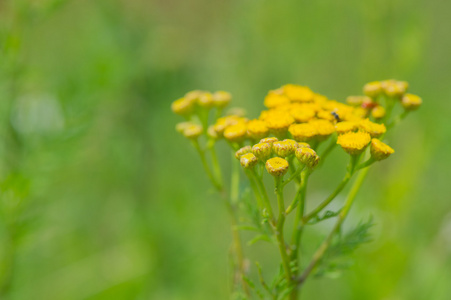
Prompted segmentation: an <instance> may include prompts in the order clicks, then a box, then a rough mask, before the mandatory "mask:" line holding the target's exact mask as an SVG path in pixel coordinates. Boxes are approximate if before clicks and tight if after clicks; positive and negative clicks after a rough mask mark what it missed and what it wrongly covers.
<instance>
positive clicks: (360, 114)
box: [348, 107, 368, 121]
mask: <svg viewBox="0 0 451 300" xmlns="http://www.w3.org/2000/svg"><path fill="white" fill-rule="evenodd" d="M352 114H353V115H354V116H356V117H357V118H359V119H364V118H366V117H367V116H368V109H365V108H363V107H356V108H354V111H353V112H352ZM348 121H350V120H349V118H348Z"/></svg>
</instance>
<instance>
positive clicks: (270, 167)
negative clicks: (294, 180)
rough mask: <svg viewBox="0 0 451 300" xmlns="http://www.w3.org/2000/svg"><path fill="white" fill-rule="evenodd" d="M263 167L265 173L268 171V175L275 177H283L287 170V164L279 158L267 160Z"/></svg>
mask: <svg viewBox="0 0 451 300" xmlns="http://www.w3.org/2000/svg"><path fill="white" fill-rule="evenodd" d="M265 166H266V171H268V173H269V174H271V175H272V176H275V177H279V176H283V175H285V174H286V173H287V171H288V168H289V165H288V162H287V161H286V160H285V159H283V158H280V157H274V158H271V159H268V161H266V164H265Z"/></svg>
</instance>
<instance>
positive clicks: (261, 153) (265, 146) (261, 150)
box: [252, 143, 272, 161]
mask: <svg viewBox="0 0 451 300" xmlns="http://www.w3.org/2000/svg"><path fill="white" fill-rule="evenodd" d="M252 153H254V155H255V156H256V157H257V158H258V159H259V160H261V161H265V160H267V159H268V158H269V157H270V156H271V154H272V146H271V144H269V143H259V144H256V145H254V146H253V147H252Z"/></svg>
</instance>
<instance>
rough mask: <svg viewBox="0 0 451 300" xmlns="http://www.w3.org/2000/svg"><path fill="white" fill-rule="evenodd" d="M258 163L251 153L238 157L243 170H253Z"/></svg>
mask: <svg viewBox="0 0 451 300" xmlns="http://www.w3.org/2000/svg"><path fill="white" fill-rule="evenodd" d="M257 163H258V159H257V157H255V155H254V154H252V153H246V154H244V155H243V156H241V157H240V164H241V166H242V167H243V168H246V169H250V168H253V167H254V166H255V165H256V164H257Z"/></svg>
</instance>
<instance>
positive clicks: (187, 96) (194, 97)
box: [185, 90, 205, 103]
mask: <svg viewBox="0 0 451 300" xmlns="http://www.w3.org/2000/svg"><path fill="white" fill-rule="evenodd" d="M204 93H205V91H201V90H194V91H191V92H188V93H186V94H185V99H188V100H189V101H191V102H193V103H195V102H197V99H199V97H200V96H201V95H202V94H204Z"/></svg>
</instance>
